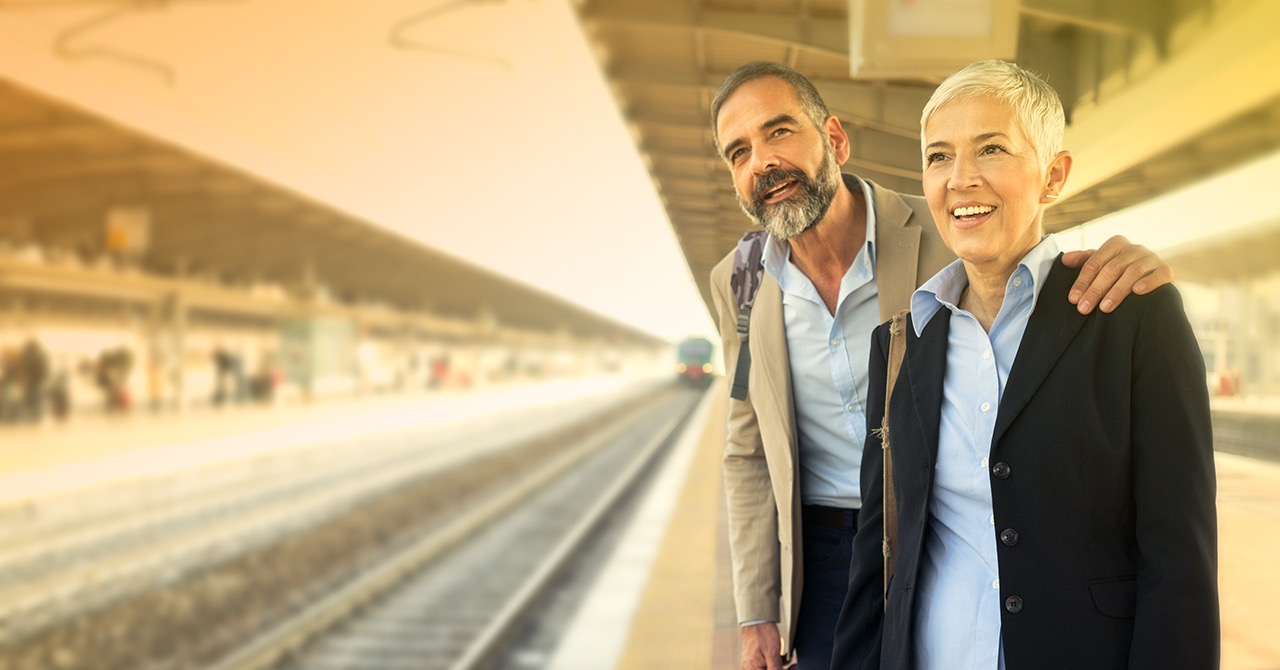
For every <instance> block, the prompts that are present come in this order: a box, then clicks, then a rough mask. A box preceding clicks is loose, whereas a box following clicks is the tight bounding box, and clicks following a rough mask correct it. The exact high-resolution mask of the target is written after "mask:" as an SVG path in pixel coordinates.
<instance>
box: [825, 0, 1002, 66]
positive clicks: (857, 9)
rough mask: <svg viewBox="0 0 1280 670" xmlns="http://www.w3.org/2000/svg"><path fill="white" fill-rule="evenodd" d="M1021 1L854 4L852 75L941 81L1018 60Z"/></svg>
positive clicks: (876, 0) (875, 0)
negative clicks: (990, 61)
mask: <svg viewBox="0 0 1280 670" xmlns="http://www.w3.org/2000/svg"><path fill="white" fill-rule="evenodd" d="M1018 5H1019V3H1018V0H849V74H850V76H852V77H853V78H855V79H914V80H926V81H937V80H941V79H942V78H944V77H946V76H947V75H949V74H951V73H952V72H955V71H956V70H958V69H960V68H961V67H963V66H964V65H967V64H968V63H971V62H973V61H975V60H982V59H986V58H1000V59H1004V60H1013V59H1014V57H1015V56H1016V54H1017V48H1018Z"/></svg>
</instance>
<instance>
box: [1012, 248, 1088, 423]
mask: <svg viewBox="0 0 1280 670" xmlns="http://www.w3.org/2000/svg"><path fill="white" fill-rule="evenodd" d="M1073 280H1074V275H1072V274H1071V270H1070V269H1069V268H1067V266H1065V265H1063V264H1062V260H1061V256H1059V259H1058V260H1057V261H1055V262H1054V264H1053V267H1052V268H1050V270H1049V276H1048V277H1047V278H1046V279H1045V285H1044V287H1043V288H1042V289H1040V294H1039V296H1038V297H1037V298H1036V304H1035V307H1034V309H1033V311H1032V312H1031V319H1030V320H1029V321H1028V322H1027V330H1026V332H1025V333H1024V334H1023V336H1022V342H1021V343H1020V344H1019V345H1018V355H1017V357H1016V358H1014V361H1013V367H1012V368H1011V369H1010V370H1009V381H1008V383H1007V384H1006V385H1005V389H1004V396H1003V397H1002V398H1001V399H1000V413H999V414H998V415H997V416H996V427H995V432H994V433H993V434H992V436H991V444H993V445H994V444H996V443H997V442H999V441H1000V437H1001V436H1002V435H1004V432H1005V430H1007V429H1008V428H1009V426H1010V425H1012V424H1013V421H1014V419H1016V418H1018V414H1019V413H1021V412H1022V409H1023V408H1024V407H1026V406H1027V403H1028V402H1030V401H1031V398H1032V396H1034V395H1035V393H1036V390H1037V389H1039V388H1040V385H1041V384H1042V383H1044V379H1045V377H1047V376H1048V375H1049V371H1050V370H1052V369H1053V366H1054V365H1056V364H1057V363H1058V359H1059V358H1061V357H1062V354H1063V352H1064V351H1066V349H1067V347H1068V346H1069V345H1070V344H1071V341H1072V340H1074V339H1075V337H1076V333H1078V332H1080V327H1081V326H1083V325H1084V322H1085V320H1086V319H1087V318H1088V317H1086V316H1083V315H1081V314H1080V313H1079V312H1077V311H1076V307H1075V305H1072V304H1071V303H1070V302H1068V301H1067V299H1066V296H1067V292H1068V290H1070V288H1071V283H1072V281H1073Z"/></svg>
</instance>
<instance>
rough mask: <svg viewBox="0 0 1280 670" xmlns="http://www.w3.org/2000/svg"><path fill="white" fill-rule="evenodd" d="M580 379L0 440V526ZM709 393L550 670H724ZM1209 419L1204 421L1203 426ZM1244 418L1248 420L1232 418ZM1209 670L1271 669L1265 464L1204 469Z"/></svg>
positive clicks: (472, 416) (1276, 494) (721, 516)
mask: <svg viewBox="0 0 1280 670" xmlns="http://www.w3.org/2000/svg"><path fill="white" fill-rule="evenodd" d="M636 383H637V380H635V379H625V378H613V377H606V378H595V379H588V380H573V381H562V382H554V383H542V384H528V385H513V386H504V387H495V388H489V389H481V390H478V391H472V392H468V393H456V392H443V393H416V394H403V395H385V396H368V397H364V398H352V399H346V400H329V401H324V402H316V403H314V404H310V405H294V406H283V407H273V408H254V407H245V408H235V409H227V410H223V411H205V412H194V413H191V414H188V415H183V416H145V415H140V416H135V417H132V418H124V419H113V418H110V417H86V418H83V419H80V420H77V421H74V422H72V423H69V424H67V425H45V426H40V427H30V428H12V427H7V428H5V429H3V430H0V518H4V517H3V512H4V510H6V509H10V510H12V509H14V508H15V506H20V505H22V504H24V503H25V501H29V500H33V499H38V498H46V497H50V496H55V497H56V496H58V495H60V494H62V493H69V492H74V491H77V490H82V489H86V488H90V487H93V486H97V485H103V484H108V483H118V482H122V481H127V480H129V479H131V478H145V477H148V476H156V475H163V474H164V473H172V472H176V471H180V470H185V469H192V468H199V467H204V466H207V465H210V464H215V463H218V462H221V461H231V460H234V459H243V458H250V457H253V456H254V455H255V454H260V453H278V452H280V451H283V450H287V449H291V448H302V447H304V446H306V445H309V444H314V443H315V442H316V441H318V440H336V439H352V438H359V437H361V436H364V435H374V434H384V433H389V432H394V431H397V430H400V429H407V428H410V427H421V426H423V425H440V426H444V425H446V424H457V423H459V422H467V421H473V422H475V421H488V422H492V421H493V420H494V417H495V416H497V415H501V414H502V413H503V412H505V411H518V410H520V409H521V408H524V409H536V408H538V407H543V406H547V405H553V404H556V403H573V402H581V401H582V400H583V399H587V398H595V397H600V396H604V395H609V394H612V393H617V392H622V391H623V390H624V389H626V388H628V387H629V386H634V385H635V384H636ZM722 384H723V382H722V381H720V382H717V384H715V385H713V386H712V387H711V389H709V390H708V392H707V393H706V394H705V395H704V396H703V398H702V400H701V401H700V403H699V405H698V408H697V410H696V411H695V414H694V415H693V416H692V417H691V420H690V425H691V426H692V428H691V429H690V430H686V431H685V433H684V435H683V436H682V437H681V439H680V442H679V443H678V444H676V445H675V448H674V450H673V451H672V452H671V455H670V457H669V458H668V459H667V460H666V462H665V463H664V465H663V466H662V468H661V470H660V471H659V472H658V474H657V478H656V480H655V482H654V484H653V485H652V486H651V488H650V489H649V490H648V492H647V493H646V497H645V499H644V500H643V501H642V502H641V505H640V508H639V509H638V511H637V512H636V515H635V517H634V520H633V521H632V522H631V523H630V524H629V526H628V528H627V529H626V530H625V531H624V533H623V539H622V541H621V543H620V544H619V546H618V547H617V548H616V549H614V551H613V553H612V555H611V558H610V559H609V561H608V564H607V565H606V566H605V567H604V569H603V570H602V572H601V576H600V577H599V579H598V581H597V582H596V584H595V585H594V586H593V587H592V590H591V592H590V593H589V594H588V596H587V597H586V599H585V600H584V602H583V603H582V605H581V607H580V608H579V609H578V611H577V612H576V614H575V615H573V617H572V620H571V621H569V622H568V627H567V630H568V633H567V634H566V636H565V637H564V639H563V640H562V642H561V644H560V646H559V648H558V649H557V650H556V652H555V653H554V654H553V655H552V656H551V658H550V659H549V663H548V664H547V665H546V666H545V667H547V668H551V669H553V670H587V669H590V670H608V669H611V668H612V669H616V670H647V669H650V668H690V669H692V670H700V669H705V670H730V669H732V668H736V667H738V644H739V639H738V626H737V623H736V620H735V619H736V617H735V614H734V608H733V599H732V585H731V581H730V569H729V556H728V547H727V541H726V526H725V511H724V503H723V500H724V498H723V491H722V487H721V478H720V454H721V450H722V447H723V444H724V439H725V422H724V419H723V417H724V416H725V411H726V403H727V399H726V396H727V393H726V392H725V389H724V388H723V385H722ZM1218 409H1220V407H1217V406H1216V407H1215V410H1218ZM1246 409H1247V411H1250V412H1257V411H1259V410H1258V408H1256V407H1249V408H1246ZM1216 464H1217V472H1218V512H1219V580H1220V595H1221V606H1222V628H1223V630H1222V646H1223V663H1222V668H1223V669H1224V670H1274V669H1277V668H1280V638H1277V637H1276V636H1275V634H1274V631H1275V630H1280V608H1277V607H1276V605H1275V603H1277V602H1280V573H1278V572H1277V571H1276V569H1275V568H1276V560H1275V557H1276V556H1277V555H1280V464H1276V463H1273V462H1268V461H1265V460H1259V459H1255V458H1250V457H1245V456H1240V455H1235V454H1228V453H1221V452H1220V453H1218V455H1217V458H1216Z"/></svg>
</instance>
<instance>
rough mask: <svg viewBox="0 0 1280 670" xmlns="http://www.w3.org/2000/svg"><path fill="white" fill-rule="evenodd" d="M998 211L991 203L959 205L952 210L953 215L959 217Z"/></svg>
mask: <svg viewBox="0 0 1280 670" xmlns="http://www.w3.org/2000/svg"><path fill="white" fill-rule="evenodd" d="M994 211H996V208H995V207H992V206H991V205H973V206H971V207H957V208H956V209H954V210H952V211H951V216H954V217H955V218H957V219H966V218H969V217H974V216H982V215H984V214H990V213H992V212H994Z"/></svg>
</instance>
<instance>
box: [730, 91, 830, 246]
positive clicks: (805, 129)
mask: <svg viewBox="0 0 1280 670" xmlns="http://www.w3.org/2000/svg"><path fill="white" fill-rule="evenodd" d="M717 121H718V123H717V129H718V136H719V138H720V146H721V147H723V149H722V152H723V158H724V159H725V161H726V162H727V163H728V164H729V171H730V173H732V175H733V187H734V191H735V192H736V193H737V196H738V204H739V205H741V206H742V211H743V212H745V213H746V214H747V216H749V217H751V219H752V220H754V221H755V222H756V223H757V224H759V225H761V226H763V227H764V229H765V230H767V231H769V233H770V234H771V235H773V236H774V237H777V238H779V239H783V240H789V239H791V238H793V237H795V236H797V235H799V234H800V233H803V232H804V231H806V230H808V229H809V228H811V227H813V226H814V225H815V224H817V223H818V222H819V221H821V220H822V217H823V216H824V215H825V214H826V213H827V208H828V207H830V206H831V201H832V199H834V198H835V195H836V192H837V191H838V189H839V188H840V185H841V178H840V162H841V160H840V158H842V157H837V156H836V153H835V150H834V148H833V146H832V142H831V141H829V138H828V136H827V133H825V132H824V131H823V129H821V128H819V127H817V126H815V125H814V124H813V121H812V120H811V119H810V118H809V116H808V115H807V114H806V113H805V111H804V108H803V107H801V105H800V101H799V99H798V98H797V96H796V94H795V91H794V90H793V89H792V88H791V86H790V85H789V84H787V83H786V82H784V81H782V80H781V79H778V78H776V77H765V78H763V79H757V80H755V81H751V82H748V83H746V84H743V85H742V86H741V87H740V88H739V89H738V90H737V91H734V93H733V95H731V96H729V99H728V100H726V101H725V103H724V105H723V106H722V107H721V108H720V115H719V117H718V118H717ZM830 124H834V127H835V129H836V130H837V131H838V132H841V133H842V131H839V123H838V122H835V120H834V119H831V120H829V123H828V125H830Z"/></svg>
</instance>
